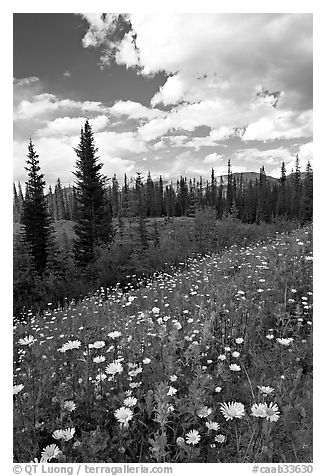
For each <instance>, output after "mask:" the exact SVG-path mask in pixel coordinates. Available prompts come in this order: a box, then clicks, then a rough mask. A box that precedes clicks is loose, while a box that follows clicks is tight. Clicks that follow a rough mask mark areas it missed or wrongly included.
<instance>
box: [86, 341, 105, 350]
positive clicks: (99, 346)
mask: <svg viewBox="0 0 326 476" xmlns="http://www.w3.org/2000/svg"><path fill="white" fill-rule="evenodd" d="M104 346H105V342H104V341H103V340H97V341H96V342H94V344H88V347H89V348H90V349H102V347H104Z"/></svg>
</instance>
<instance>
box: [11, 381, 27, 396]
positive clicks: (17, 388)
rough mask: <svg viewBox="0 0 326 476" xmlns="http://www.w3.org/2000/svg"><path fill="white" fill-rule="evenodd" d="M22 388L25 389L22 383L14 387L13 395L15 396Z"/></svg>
mask: <svg viewBox="0 0 326 476" xmlns="http://www.w3.org/2000/svg"><path fill="white" fill-rule="evenodd" d="M24 387H25V385H23V384H22V383H21V384H19V385H14V390H13V394H14V395H17V393H19V392H21V391H22V390H23V388H24Z"/></svg>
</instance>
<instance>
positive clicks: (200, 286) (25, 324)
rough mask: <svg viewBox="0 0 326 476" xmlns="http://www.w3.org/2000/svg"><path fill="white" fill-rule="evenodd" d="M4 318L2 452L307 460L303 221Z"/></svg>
mask: <svg viewBox="0 0 326 476" xmlns="http://www.w3.org/2000/svg"><path fill="white" fill-rule="evenodd" d="M131 283H134V280H133V281H131V282H130V285H129V287H128V290H127V291H126V290H122V289H121V288H120V287H119V284H117V285H116V287H115V288H113V289H109V290H108V289H103V288H102V289H99V290H98V291H97V292H96V293H95V294H93V295H89V296H87V297H85V298H84V299H83V300H82V301H81V302H78V303H77V302H70V304H69V305H67V306H65V307H62V308H58V309H52V310H48V311H46V312H45V313H44V315H43V316H37V315H34V314H33V313H32V312H30V313H28V315H27V318H26V319H25V320H24V321H16V322H15V325H14V387H13V393H14V397H13V398H14V461H15V462H34V461H35V462H41V461H42V462H51V463H55V462H65V463H74V462H94V463H99V462H106V463H110V462H116V463H118V462H119V463H123V462H126V463H127V462H133V463H136V462H142V463H148V462H149V463H153V462H158V463H162V462H170V463H180V462H199V463H201V462H203V463H205V462H209V463H231V462H238V463H249V462H267V463H268V462H309V461H312V297H313V294H312V228H311V226H307V227H303V228H300V229H297V230H294V231H292V232H279V233H276V234H275V235H274V236H273V237H270V238H268V239H266V240H263V241H259V242H256V243H251V244H248V245H247V246H239V245H233V246H231V247H230V248H228V249H225V250H224V251H222V252H220V253H218V254H211V255H209V254H207V255H204V256H202V257H197V258H196V257H194V258H191V259H190V260H188V261H187V262H185V263H183V266H182V267H181V268H180V269H175V270H174V271H171V272H169V273H166V272H161V273H156V274H154V276H153V278H152V279H151V280H150V281H147V282H146V283H145V282H144V283H141V282H140V283H138V285H137V287H135V286H134V284H131Z"/></svg>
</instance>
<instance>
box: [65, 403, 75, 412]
mask: <svg viewBox="0 0 326 476" xmlns="http://www.w3.org/2000/svg"><path fill="white" fill-rule="evenodd" d="M63 408H64V409H65V410H67V411H68V412H73V411H74V410H76V404H75V403H74V402H73V401H72V400H66V401H65V402H64V404H63Z"/></svg>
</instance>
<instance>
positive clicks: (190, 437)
mask: <svg viewBox="0 0 326 476" xmlns="http://www.w3.org/2000/svg"><path fill="white" fill-rule="evenodd" d="M199 440H200V434H199V433H198V431H197V430H190V431H189V432H188V433H187V434H186V443H187V444H188V445H197V443H199Z"/></svg>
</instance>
